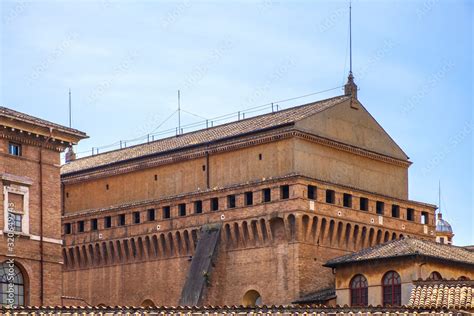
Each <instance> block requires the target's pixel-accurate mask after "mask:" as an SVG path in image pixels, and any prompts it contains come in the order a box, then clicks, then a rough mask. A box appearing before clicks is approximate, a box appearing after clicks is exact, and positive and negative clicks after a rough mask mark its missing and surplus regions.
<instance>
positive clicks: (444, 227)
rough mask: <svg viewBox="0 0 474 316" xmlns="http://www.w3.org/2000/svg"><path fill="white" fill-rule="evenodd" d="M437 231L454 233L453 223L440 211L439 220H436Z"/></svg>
mask: <svg viewBox="0 0 474 316" xmlns="http://www.w3.org/2000/svg"><path fill="white" fill-rule="evenodd" d="M436 231H437V232H440V233H450V234H452V233H453V229H452V227H451V224H449V223H448V222H447V221H445V220H444V219H443V216H442V215H441V213H438V220H437V221H436Z"/></svg>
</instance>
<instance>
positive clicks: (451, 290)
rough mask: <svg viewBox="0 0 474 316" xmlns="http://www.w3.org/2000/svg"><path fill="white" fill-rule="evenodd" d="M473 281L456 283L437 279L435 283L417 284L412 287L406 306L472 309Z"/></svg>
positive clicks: (473, 300) (473, 301) (473, 305)
mask: <svg viewBox="0 0 474 316" xmlns="http://www.w3.org/2000/svg"><path fill="white" fill-rule="evenodd" d="M473 295H474V282H473V281H467V282H464V283H463V282H462V281H461V282H459V283H457V284H452V283H446V284H445V282H443V281H437V283H435V284H418V285H417V286H416V287H415V288H414V289H412V291H411V294H410V300H409V301H408V306H409V307H413V308H421V309H439V308H445V309H460V310H472V309H474V298H473Z"/></svg>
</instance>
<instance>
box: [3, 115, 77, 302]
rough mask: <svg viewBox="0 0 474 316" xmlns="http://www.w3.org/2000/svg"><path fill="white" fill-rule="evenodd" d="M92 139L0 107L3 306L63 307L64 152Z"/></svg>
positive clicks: (75, 131) (71, 130) (73, 130)
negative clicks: (61, 161)
mask: <svg viewBox="0 0 474 316" xmlns="http://www.w3.org/2000/svg"><path fill="white" fill-rule="evenodd" d="M85 137H86V135H85V134H84V133H82V132H80V131H77V130H75V129H71V128H67V127H64V126H61V125H57V124H54V123H51V122H48V121H45V120H41V119H38V118H35V117H32V116H29V115H26V114H23V113H19V112H16V111H14V110H11V109H7V108H4V107H0V183H1V185H2V191H3V194H2V195H1V196H0V204H1V205H3V207H2V212H1V215H0V285H1V288H0V304H1V305H26V304H31V305H40V304H42V305H46V304H51V305H52V304H61V303H62V301H61V296H62V261H63V258H62V256H61V244H62V241H61V191H60V188H61V183H60V174H59V173H60V152H61V151H63V150H64V149H65V148H67V147H70V146H72V145H73V144H76V143H77V142H78V141H79V140H80V139H82V138H85Z"/></svg>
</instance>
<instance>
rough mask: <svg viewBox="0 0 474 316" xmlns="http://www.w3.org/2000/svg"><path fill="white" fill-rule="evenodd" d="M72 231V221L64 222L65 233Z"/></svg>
mask: <svg viewBox="0 0 474 316" xmlns="http://www.w3.org/2000/svg"><path fill="white" fill-rule="evenodd" d="M71 232H72V229H71V223H66V224H64V233H65V234H70V233H71Z"/></svg>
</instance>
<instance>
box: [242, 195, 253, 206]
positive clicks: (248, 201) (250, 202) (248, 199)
mask: <svg viewBox="0 0 474 316" xmlns="http://www.w3.org/2000/svg"><path fill="white" fill-rule="evenodd" d="M244 196H245V205H246V206H247V205H253V192H252V191H248V192H245V193H244Z"/></svg>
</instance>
